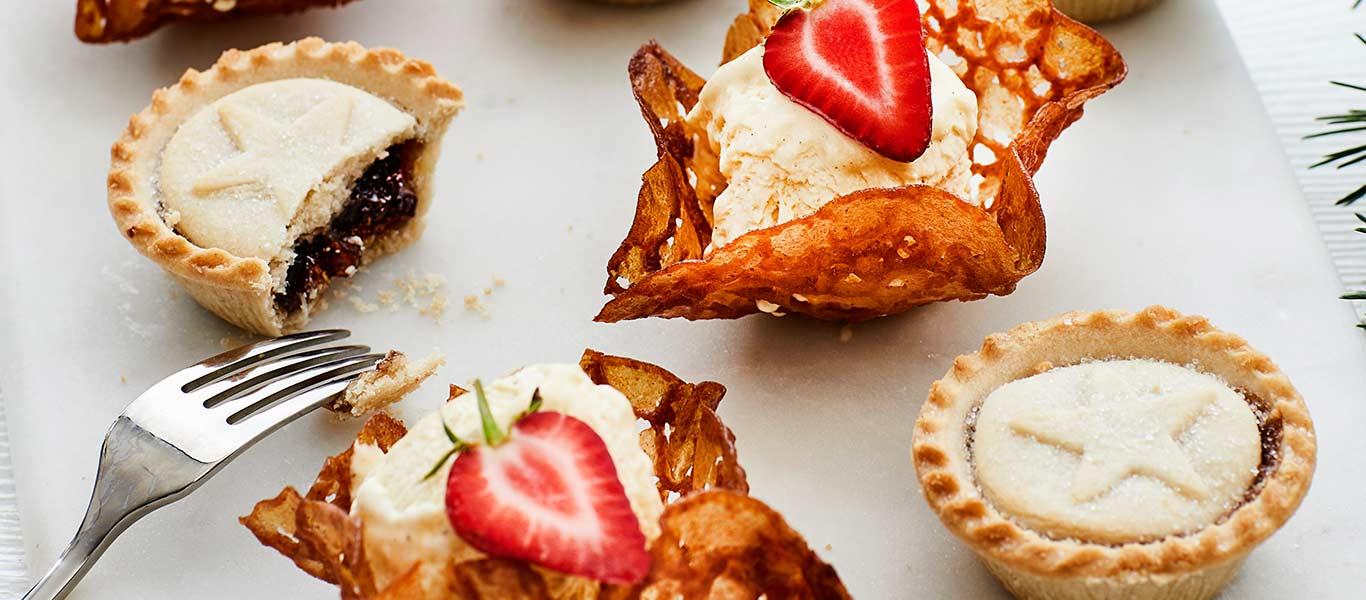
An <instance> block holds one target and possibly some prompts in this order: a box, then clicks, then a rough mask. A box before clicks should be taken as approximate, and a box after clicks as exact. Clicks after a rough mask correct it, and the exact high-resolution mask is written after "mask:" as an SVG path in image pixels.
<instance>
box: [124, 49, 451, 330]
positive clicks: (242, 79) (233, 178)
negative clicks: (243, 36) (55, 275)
mask: <svg viewBox="0 0 1366 600" xmlns="http://www.w3.org/2000/svg"><path fill="white" fill-rule="evenodd" d="M461 106H462V96H461V92H460V90H459V89H458V88H456V87H455V86H454V85H452V84H450V83H449V82H447V81H445V80H443V79H441V78H440V77H438V76H437V75H436V73H435V71H434V70H433V69H432V67H431V65H429V64H427V63H425V62H421V61H417V60H411V59H408V58H407V57H405V56H404V55H403V54H402V53H400V52H398V51H397V50H392V49H366V48H364V47H361V46H360V45H358V44H355V43H328V42H324V41H323V40H320V39H317V38H308V39H304V40H301V41H298V42H294V43H290V44H279V43H275V44H269V45H266V46H262V47H259V48H256V49H254V50H249V51H246V52H242V51H238V50H229V51H227V52H225V53H223V55H222V57H220V58H219V59H218V62H217V63H215V64H214V66H213V67H212V68H210V69H209V70H207V71H204V72H198V71H195V70H193V69H191V70H189V71H186V73H185V75H184V76H182V77H181V78H180V81H179V82H177V83H176V84H175V85H172V86H170V87H168V88H164V89H161V90H158V91H157V92H156V93H155V94H153V96H152V103H151V105H150V106H148V107H147V108H146V109H145V110H143V111H142V112H141V113H138V114H136V115H134V116H133V117H132V119H131V120H130V121H129V123H128V128H127V130H126V131H125V132H124V134H123V137H122V138H121V139H120V140H119V141H118V142H117V143H115V144H114V147H113V150H112V165H111V167H110V172H109V182H108V187H109V207H110V211H111V212H112V214H113V216H114V220H115V221H116V222H117V223H118V226H119V231H120V232H121V233H122V234H123V235H124V237H125V238H127V239H128V240H129V242H131V243H132V244H133V246H134V247H135V248H137V249H138V251H139V252H142V253H143V254H144V255H145V256H147V257H148V258H150V259H152V260H153V261H155V262H156V263H157V264H159V265H160V266H161V267H162V268H163V269H165V270H166V272H167V273H169V274H170V275H171V276H172V277H173V278H174V279H175V280H176V281H177V282H178V283H180V284H181V285H182V286H184V287H185V289H186V290H187V291H188V292H189V293H190V295H191V296H193V297H194V298H195V300H197V301H199V303H200V304H202V305H204V307H205V308H208V309H209V310H211V311H213V312H214V313H216V314H218V315H219V316H220V317H222V318H223V319H225V320H227V321H229V322H231V323H233V324H234V325H237V326H239V327H242V328H243V329H247V330H250V331H253V332H256V333H259V334H263V335H279V334H281V333H284V332H288V331H292V330H296V329H299V328H300V327H302V326H303V325H304V324H305V323H307V322H308V320H309V318H310V316H312V315H313V314H314V313H316V312H317V311H318V310H320V309H321V308H322V292H323V290H325V289H326V287H327V285H328V282H329V281H330V280H331V279H333V278H336V277H347V276H350V275H352V274H354V273H355V272H356V270H357V269H359V268H361V267H363V266H364V265H365V264H367V263H369V262H370V261H371V260H373V259H375V258H376V257H379V256H381V255H384V254H389V253H392V252H396V251H398V250H400V249H402V248H404V247H405V246H407V245H408V244H410V243H412V242H413V241H414V240H416V239H417V237H418V236H419V235H420V234H421V231H422V217H423V215H424V213H426V211H427V208H428V205H429V201H430V197H431V185H432V182H431V180H432V169H433V167H434V166H435V164H436V160H437V156H438V154H439V149H440V144H441V138H442V135H443V134H444V132H445V130H446V126H447V125H448V124H449V123H450V120H451V118H452V117H454V116H455V114H456V112H457V111H458V110H459V109H460V108H461Z"/></svg>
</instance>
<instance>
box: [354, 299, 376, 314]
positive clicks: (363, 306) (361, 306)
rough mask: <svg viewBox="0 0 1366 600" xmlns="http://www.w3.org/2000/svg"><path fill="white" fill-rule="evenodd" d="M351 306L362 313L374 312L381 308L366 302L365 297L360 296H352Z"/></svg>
mask: <svg viewBox="0 0 1366 600" xmlns="http://www.w3.org/2000/svg"><path fill="white" fill-rule="evenodd" d="M351 308H354V309H356V312H362V313H372V312H375V311H377V310H379V307H378V306H375V305H374V304H371V303H369V302H366V301H365V299H364V298H361V297H360V296H351Z"/></svg>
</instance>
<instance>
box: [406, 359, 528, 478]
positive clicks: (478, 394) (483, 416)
mask: <svg viewBox="0 0 1366 600" xmlns="http://www.w3.org/2000/svg"><path fill="white" fill-rule="evenodd" d="M474 396H475V398H476V399H477V401H478V403H479V423H480V425H481V426H482V427H483V430H484V442H485V443H487V444H488V445H489V446H497V445H499V444H502V443H503V442H504V441H506V440H507V434H506V433H504V432H503V431H502V430H500V429H498V422H497V421H495V420H494V419H493V411H492V410H490V409H489V399H488V396H486V395H484V382H482V381H480V380H478V379H475V380H474ZM544 403H545V402H544V401H543V400H542V398H541V388H536V389H535V390H533V391H532V392H531V404H529V405H527V407H526V410H524V411H522V412H521V413H519V414H518V415H517V418H515V419H513V420H512V422H513V423H516V422H518V421H521V420H522V418H523V417H526V416H527V415H529V414H531V413H534V412H536V411H539V410H541V405H542V404H544ZM438 414H439V413H438ZM441 429H443V430H444V431H445V432H446V439H449V440H450V441H451V449H450V450H448V451H446V453H445V454H443V455H441V460H438V461H436V464H435V465H432V469H431V470H430V471H427V474H426V475H423V476H422V480H423V481H426V480H428V479H431V478H432V476H433V475H436V472H437V471H440V470H441V466H442V465H444V464H446V461H448V460H450V459H451V457H452V456H455V454H456V453H459V452H464V451H465V450H468V449H469V447H470V444H469V443H468V442H465V441H463V440H461V439H460V438H459V437H457V436H456V435H455V432H454V431H451V428H450V426H449V425H446V419H445V418H444V417H443V418H442V419H441Z"/></svg>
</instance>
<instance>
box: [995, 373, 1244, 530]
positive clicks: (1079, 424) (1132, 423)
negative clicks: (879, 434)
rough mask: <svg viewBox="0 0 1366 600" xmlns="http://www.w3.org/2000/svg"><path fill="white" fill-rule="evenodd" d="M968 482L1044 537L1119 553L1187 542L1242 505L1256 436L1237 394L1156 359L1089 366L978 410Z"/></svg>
mask: <svg viewBox="0 0 1366 600" xmlns="http://www.w3.org/2000/svg"><path fill="white" fill-rule="evenodd" d="M972 451H973V461H974V471H975V475H976V477H977V481H978V485H979V486H980V487H981V489H982V492H983V493H984V494H985V495H986V496H987V498H988V499H990V500H991V502H992V504H994V505H995V506H996V507H997V509H998V510H1000V511H1002V512H1003V513H1005V514H1007V515H1009V516H1010V517H1011V518H1013V519H1016V520H1019V521H1020V522H1022V523H1025V524H1027V525H1029V526H1030V527H1031V528H1033V529H1036V530H1038V531H1041V532H1044V533H1047V534H1048V535H1050V536H1053V537H1076V538H1079V539H1084V540H1087V541H1094V542H1100V543H1126V542H1133V541H1141V540H1148V539H1155V538H1159V537H1162V536H1165V535H1170V534H1179V533H1184V532H1188V531H1194V530H1197V529H1200V528H1202V527H1205V526H1207V525H1209V524H1211V523H1213V522H1215V520H1217V519H1218V518H1219V517H1220V516H1222V515H1224V514H1226V513H1227V512H1228V511H1230V510H1231V509H1233V508H1236V506H1237V504H1238V503H1239V502H1241V501H1242V498H1243V497H1244V494H1245V493H1246V490H1247V489H1248V486H1249V485H1251V483H1252V482H1253V480H1254V478H1255V477H1256V474H1257V466H1258V464H1259V463H1260V460H1261V436H1260V432H1259V430H1258V425H1257V417H1256V416H1255V414H1254V413H1253V410H1252V407H1251V406H1250V405H1249V404H1248V402H1247V400H1246V399H1244V398H1243V396H1242V394H1240V393H1239V392H1237V391H1235V390H1233V389H1232V388H1230V387H1229V386H1228V385H1226V384H1225V383H1223V382H1222V381H1220V380H1219V379H1218V378H1216V377H1214V376H1211V375H1208V374H1205V373H1201V372H1198V371H1195V370H1193V369H1189V368H1186V367H1183V366H1179V365H1174V364H1170V363H1165V362H1160V361H1154V360H1115V361H1096V362H1088V363H1082V364H1079V365H1073V366H1069V367H1060V368H1054V369H1051V370H1047V371H1045V372H1043V373H1039V374H1036V375H1032V376H1030V377H1026V378H1024V379H1019V380H1016V381H1013V382H1011V383H1008V384H1006V385H1004V386H1001V387H1000V388H998V389H996V390H995V391H993V392H992V393H991V394H989V395H988V396H987V397H986V399H985V400H984V401H983V402H982V406H981V410H980V411H979V412H978V415H977V421H976V429H975V431H974V434H973V441H972Z"/></svg>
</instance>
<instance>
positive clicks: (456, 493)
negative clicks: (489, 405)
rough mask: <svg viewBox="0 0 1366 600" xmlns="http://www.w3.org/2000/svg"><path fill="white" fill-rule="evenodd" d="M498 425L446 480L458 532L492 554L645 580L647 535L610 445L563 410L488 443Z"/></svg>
mask: <svg viewBox="0 0 1366 600" xmlns="http://www.w3.org/2000/svg"><path fill="white" fill-rule="evenodd" d="M482 387H483V386H481V385H478V383H477V382H476V391H477V392H481V393H480V394H479V397H480V402H481V405H485V404H486V401H485V400H484V399H483V394H482V389H481V388H482ZM482 409H483V406H481V411H480V412H481V413H485V410H482ZM490 422H491V418H486V419H485V423H486V425H485V427H486V437H487V438H489V440H488V441H489V442H490V443H489V445H487V446H474V447H471V448H469V449H467V450H465V451H464V452H463V453H461V454H460V456H459V457H457V458H456V459H455V462H454V463H453V464H452V465H451V471H450V476H449V478H448V479H447V481H446V516H447V517H449V518H450V521H451V526H453V527H454V528H455V532H456V534H457V535H459V536H460V537H461V538H462V539H464V540H465V541H466V542H467V543H469V544H470V545H471V546H473V547H475V548H477V549H478V550H480V551H482V552H484V553H486V554H489V555H490V556H497V557H502V558H512V559H519V560H526V561H530V562H533V563H536V564H538V565H542V566H545V567H548V568H551V569H554V570H556V571H560V572H562V573H567V574H571V575H580V576H583V577H589V578H592V579H596V580H598V581H604V582H607V583H620V584H631V583H637V582H639V581H640V580H641V579H644V577H645V575H646V574H647V573H648V572H649V570H650V555H649V553H648V552H647V551H646V549H645V535H644V534H643V533H641V531H640V524H639V522H638V521H637V520H636V515H635V513H634V512H632V510H631V503H630V501H629V500H628V499H627V498H626V491H625V489H623V488H622V486H621V481H620V480H619V479H618V478H617V469H616V466H615V465H614V464H613V463H612V456H611V455H610V454H609V453H608V451H607V444H605V443H604V442H603V441H602V438H600V437H598V434H597V433H596V432H594V431H593V429H592V428H591V427H589V426H588V425H587V424H586V423H584V422H583V421H580V420H578V419H576V418H574V417H571V416H569V415H565V414H561V413H555V412H533V413H532V414H529V415H527V416H525V417H522V419H521V420H519V421H518V422H517V423H516V424H515V425H513V427H512V429H511V431H509V432H508V433H507V434H506V435H503V434H497V433H495V435H492V436H490V435H488V434H487V432H488V429H487V427H488V426H489V423H490ZM495 432H496V426H495Z"/></svg>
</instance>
